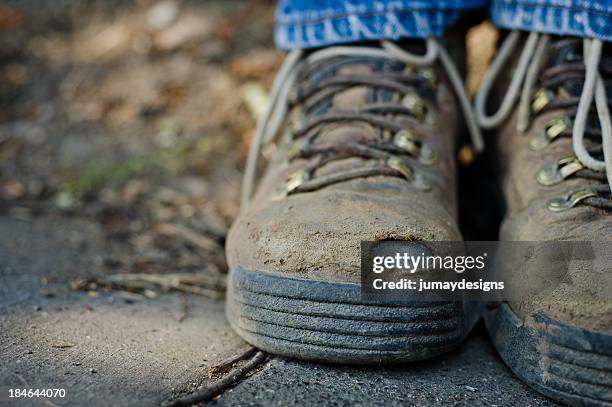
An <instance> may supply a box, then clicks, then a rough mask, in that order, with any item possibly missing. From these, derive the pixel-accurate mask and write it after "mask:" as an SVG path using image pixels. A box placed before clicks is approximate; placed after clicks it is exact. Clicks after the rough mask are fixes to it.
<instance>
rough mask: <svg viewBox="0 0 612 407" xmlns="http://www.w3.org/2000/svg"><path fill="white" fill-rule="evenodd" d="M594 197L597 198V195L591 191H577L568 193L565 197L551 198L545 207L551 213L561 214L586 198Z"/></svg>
mask: <svg viewBox="0 0 612 407" xmlns="http://www.w3.org/2000/svg"><path fill="white" fill-rule="evenodd" d="M595 196H597V193H596V192H595V191H593V190H592V189H580V190H577V191H570V192H569V193H568V194H567V195H565V196H560V197H557V198H553V199H551V200H550V201H548V204H547V207H548V210H549V211H551V212H563V211H565V210H568V209H571V208H573V207H574V206H576V205H578V204H579V203H580V202H581V201H583V200H585V199H586V198H592V197H595Z"/></svg>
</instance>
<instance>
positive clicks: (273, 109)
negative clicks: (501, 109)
mask: <svg viewBox="0 0 612 407" xmlns="http://www.w3.org/2000/svg"><path fill="white" fill-rule="evenodd" d="M426 47H427V50H426V52H425V54H423V55H415V54H412V53H410V52H408V51H406V50H404V49H402V48H400V47H399V46H397V45H395V44H393V43H390V42H388V41H383V42H382V49H381V48H374V47H357V46H355V47H352V46H348V47H347V46H337V47H329V48H324V49H321V50H318V51H315V52H313V53H312V54H310V55H308V57H306V63H309V64H311V63H315V62H318V61H321V60H325V59H328V58H334V57H373V58H387V59H392V60H397V61H400V62H403V63H405V64H408V65H413V66H429V65H432V64H434V63H435V62H436V61H437V60H439V61H440V62H441V64H442V66H443V67H444V69H445V71H446V73H447V75H448V79H449V81H450V83H451V86H452V87H453V90H454V92H455V95H456V96H457V99H458V100H459V105H460V107H461V110H462V111H463V115H464V118H465V120H466V124H467V127H468V130H469V132H470V136H471V139H472V144H473V147H474V150H475V151H476V152H480V151H482V150H483V148H484V142H483V138H482V134H481V132H480V128H479V127H478V123H477V121H476V117H475V116H474V113H473V111H472V107H471V104H470V101H469V97H468V95H467V92H466V90H465V87H464V86H463V80H462V79H461V75H460V74H459V71H458V70H457V67H456V66H455V64H454V62H453V60H452V59H451V57H450V56H449V54H448V52H447V51H446V49H444V47H443V46H442V45H441V44H440V43H439V42H438V41H437V40H435V39H428V40H426ZM302 56H303V51H302V50H294V51H291V52H290V53H289V54H288V55H287V57H286V58H285V60H284V62H283V64H282V66H281V68H280V70H279V72H278V74H277V76H276V78H275V79H274V82H273V83H272V88H271V90H270V101H269V103H268V105H267V106H266V109H265V111H264V113H263V115H262V117H261V118H260V119H259V120H258V122H257V127H256V129H255V135H254V136H253V140H252V142H251V148H250V150H249V153H248V156H247V162H246V167H245V173H244V179H243V182H242V196H241V208H242V209H243V210H244V209H245V208H246V207H247V205H248V202H249V200H250V199H251V195H252V193H253V189H254V187H255V182H256V176H257V165H258V161H259V156H260V154H261V150H262V147H263V146H264V145H265V144H268V143H270V142H272V141H273V140H274V138H275V136H276V135H277V134H278V131H279V128H280V126H281V125H282V123H283V120H284V118H285V115H286V114H287V98H288V96H289V92H290V91H291V88H292V87H293V86H294V85H295V81H296V79H297V72H298V69H297V68H298V66H299V64H300V63H301V62H302V60H303V58H302Z"/></svg>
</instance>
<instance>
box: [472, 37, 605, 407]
mask: <svg viewBox="0 0 612 407" xmlns="http://www.w3.org/2000/svg"><path fill="white" fill-rule="evenodd" d="M517 35H518V34H517V33H513V34H511V36H515V37H516V38H518V37H517ZM509 41H510V42H511V41H513V39H512V38H510V37H509V39H507V40H506V42H505V43H504V45H507V44H508V42H509ZM530 41H531V45H530V44H528V43H521V40H520V39H519V40H518V42H517V43H516V47H517V48H518V47H519V46H520V47H521V48H522V49H524V50H525V51H523V55H522V56H524V55H525V52H527V53H532V57H531V62H530V64H529V69H527V70H524V71H523V72H520V68H517V70H513V71H512V76H513V77H517V76H520V75H521V74H524V75H525V78H524V79H523V81H524V82H523V83H525V82H526V83H527V87H523V95H524V96H525V95H526V96H528V98H527V99H525V98H524V96H523V100H522V101H521V103H519V104H518V106H517V107H516V108H515V109H514V110H513V111H512V113H511V114H510V115H509V117H507V119H506V120H504V122H503V124H502V125H501V127H500V129H499V133H498V138H497V150H498V160H499V163H500V166H501V168H500V177H501V187H502V188H503V193H504V195H505V201H506V211H507V212H506V215H505V219H504V221H503V223H502V227H501V230H500V240H501V241H534V242H535V241H557V240H567V241H588V242H592V248H593V251H594V256H595V258H596V261H594V262H584V261H575V262H572V263H570V266H569V271H568V273H567V275H565V277H564V278H563V279H562V281H556V280H555V279H554V278H553V276H552V275H549V276H546V275H539V276H537V277H538V278H539V279H541V280H544V281H548V283H549V284H550V287H548V288H547V289H546V290H543V291H541V292H539V293H537V294H533V295H529V296H526V298H522V299H520V300H518V299H517V300H515V301H509V302H508V303H504V304H502V305H499V306H491V309H490V310H489V311H488V312H487V313H486V318H485V319H486V325H487V328H488V330H489V332H490V335H491V338H492V340H493V342H494V344H495V346H496V348H497V350H498V352H499V354H500V355H501V356H502V358H503V359H504V361H505V362H506V363H507V364H508V366H509V367H510V368H511V369H512V370H513V371H514V372H515V373H516V374H517V375H518V376H519V377H520V378H521V379H523V380H524V381H526V382H527V383H528V384H529V385H531V386H532V387H533V388H535V389H536V390H538V391H540V392H541V393H543V394H545V395H547V396H549V397H552V398H554V399H556V400H558V401H562V402H565V403H569V404H572V405H576V406H612V302H611V292H612V252H611V251H610V248H611V247H612V198H611V196H610V179H609V178H608V176H609V175H608V176H607V175H606V171H605V168H600V169H592V168H589V167H588V166H587V165H585V161H587V160H581V159H579V158H578V157H577V156H576V155H577V152H576V149H575V148H574V147H573V141H575V139H576V137H579V135H578V136H577V135H576V134H575V133H576V128H575V125H576V123H577V122H581V123H583V124H584V128H585V130H584V133H583V134H584V139H583V140H582V141H581V142H580V144H582V145H583V146H584V148H585V150H586V151H587V152H588V154H589V155H590V156H591V157H592V158H594V159H595V160H597V161H599V162H603V161H606V160H610V159H611V158H612V157H605V154H604V148H602V127H603V126H605V125H606V118H605V117H601V116H599V115H598V110H600V109H599V108H598V107H596V103H594V102H593V103H592V105H591V102H590V100H588V99H589V98H588V97H587V98H586V99H585V97H584V96H583V97H581V95H582V93H583V89H584V88H585V87H586V86H587V85H586V84H585V74H586V76H588V71H589V70H590V71H591V72H593V70H595V71H598V72H599V73H600V74H601V75H602V82H604V83H603V85H604V86H607V87H608V89H611V88H612V80H611V78H612V77H611V74H612V60H611V59H610V56H611V55H610V53H609V52H607V55H606V51H608V50H606V49H604V52H603V53H602V56H601V58H599V59H600V61H599V63H597V61H596V62H593V61H591V62H588V63H586V64H585V61H584V57H583V47H585V48H590V47H592V46H593V44H592V42H589V41H587V43H586V44H583V40H582V39H570V38H559V37H552V36H551V37H548V36H543V35H533V34H532V35H531V36H530V39H528V40H527V42H530ZM504 45H502V48H503V47H504ZM521 48H519V52H517V54H518V53H520V49H521ZM590 49H591V52H596V50H595V49H594V48H590ZM502 52H503V51H500V53H502ZM502 59H503V58H502ZM494 64H495V63H494ZM494 64H493V65H492V66H494ZM585 65H586V71H587V72H585ZM493 69H494V68H493ZM517 71H518V73H517ZM486 82H487V80H485V86H486ZM502 82H503V80H502ZM508 82H509V80H508ZM611 94H612V93H610V92H609V91H608V95H611ZM517 99H518V98H517ZM609 101H610V99H608V100H607V101H605V98H604V105H605V104H606V103H610V102H609ZM481 102H482V100H481ZM600 102H601V101H600ZM525 103H526V104H525ZM580 103H582V104H583V105H584V106H585V108H586V109H588V108H589V106H590V110H585V111H586V112H588V114H587V116H586V119H585V120H584V121H583V120H582V119H580V118H579V117H577V116H579V114H577V109H578V106H579V104H580ZM600 113H601V112H600ZM481 121H483V120H481ZM484 121H485V122H486V120H484ZM494 122H495V120H489V124H491V125H492V126H494V125H495V123H494ZM607 125H608V126H609V125H610V123H609V117H608V118H607ZM578 127H581V126H580V123H579V126H578ZM608 162H609V161H608ZM598 242H599V243H598ZM548 268H550V269H552V267H544V268H543V269H542V268H540V269H533V270H529V271H528V272H529V273H534V276H535V275H537V274H542V273H547V272H548V273H550V271H547V270H548Z"/></svg>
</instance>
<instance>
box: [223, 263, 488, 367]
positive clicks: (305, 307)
mask: <svg viewBox="0 0 612 407" xmlns="http://www.w3.org/2000/svg"><path fill="white" fill-rule="evenodd" d="M226 313H227V317H228V319H229V322H230V324H231V326H232V328H233V329H234V330H235V331H236V332H237V333H238V334H239V335H240V336H241V337H242V338H244V339H245V340H246V341H247V342H249V343H251V344H252V345H254V346H256V347H258V348H260V349H263V350H265V351H267V352H270V353H273V354H277V355H282V356H287V357H293V358H298V359H303V360H311V361H319V362H331V363H353V364H371V363H400V362H406V361H415V360H422V359H426V358H430V357H433V356H437V355H439V354H442V353H445V352H448V351H450V350H451V349H453V348H455V347H456V346H457V345H458V344H459V343H460V342H461V341H462V340H463V339H464V338H465V337H466V335H467V334H468V333H469V331H470V330H471V328H472V327H473V326H474V324H475V323H476V322H477V321H478V319H479V317H480V313H479V309H478V306H477V305H474V304H461V303H456V302H436V303H431V302H411V303H408V302H406V303H397V304H391V305H386V304H385V305H381V304H375V303H367V302H364V301H362V300H361V290H360V286H359V284H349V283H334V282H326V281H313V280H302V279H295V278H287V277H279V276H273V275H269V274H264V273H259V272H253V271H246V270H241V269H233V270H231V271H230V275H229V283H228V293H227V302H226Z"/></svg>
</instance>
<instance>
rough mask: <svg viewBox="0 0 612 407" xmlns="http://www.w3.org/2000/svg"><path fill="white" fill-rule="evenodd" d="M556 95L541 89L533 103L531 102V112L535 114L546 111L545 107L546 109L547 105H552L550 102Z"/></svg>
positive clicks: (534, 97) (534, 96)
mask: <svg viewBox="0 0 612 407" xmlns="http://www.w3.org/2000/svg"><path fill="white" fill-rule="evenodd" d="M553 97H554V94H553V93H552V92H551V91H549V90H547V89H543V88H542V89H539V90H538V91H537V92H536V93H535V94H534V95H533V101H532V102H531V110H532V111H533V112H534V113H537V112H539V111H540V110H542V109H544V107H546V105H547V104H549V103H550V101H551V100H552V99H553Z"/></svg>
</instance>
